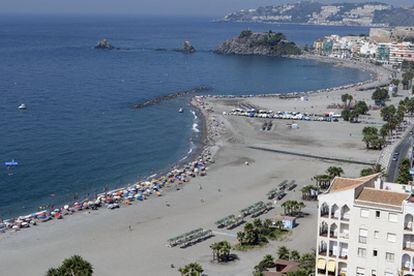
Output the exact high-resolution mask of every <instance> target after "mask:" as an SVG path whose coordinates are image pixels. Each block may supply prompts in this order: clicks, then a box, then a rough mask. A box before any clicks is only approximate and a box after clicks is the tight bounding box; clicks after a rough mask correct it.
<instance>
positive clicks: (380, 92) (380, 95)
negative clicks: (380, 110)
mask: <svg viewBox="0 0 414 276" xmlns="http://www.w3.org/2000/svg"><path fill="white" fill-rule="evenodd" d="M389 97H390V96H389V95H388V91H387V89H384V88H377V89H376V90H375V91H374V93H372V97H371V99H372V100H374V101H375V104H377V105H383V104H384V102H385V101H386V100H387V99H389Z"/></svg>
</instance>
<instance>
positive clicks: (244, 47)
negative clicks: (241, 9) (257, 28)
mask: <svg viewBox="0 0 414 276" xmlns="http://www.w3.org/2000/svg"><path fill="white" fill-rule="evenodd" d="M215 53H217V54H225V55H260V56H290V55H299V54H301V50H300V48H299V47H298V46H296V44H295V43H294V42H291V41H288V40H286V37H285V35H284V34H282V33H274V32H272V31H269V32H266V33H254V32H252V31H250V30H244V31H242V32H241V33H240V35H239V36H237V37H234V38H232V39H229V40H226V41H224V42H223V43H222V44H221V45H219V46H218V47H217V49H216V50H215Z"/></svg>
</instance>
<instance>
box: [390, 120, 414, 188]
mask: <svg viewBox="0 0 414 276" xmlns="http://www.w3.org/2000/svg"><path fill="white" fill-rule="evenodd" d="M413 130H414V127H413V128H411V130H410V131H413ZM412 144H413V135H412V134H408V135H406V136H405V137H404V138H403V140H402V141H401V143H400V144H399V145H398V146H397V147H396V148H395V150H394V152H393V153H392V155H391V160H390V165H389V167H388V173H387V181H389V182H394V181H395V180H396V179H397V177H398V172H399V167H400V164H401V161H402V160H403V159H404V158H405V157H407V154H408V150H409V149H410V147H411V146H412ZM394 156H395V157H397V158H396V159H397V160H393V158H394Z"/></svg>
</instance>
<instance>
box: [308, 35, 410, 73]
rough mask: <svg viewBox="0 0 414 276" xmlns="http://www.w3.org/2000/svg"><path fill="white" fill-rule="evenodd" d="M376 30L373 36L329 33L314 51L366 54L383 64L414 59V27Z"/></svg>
mask: <svg viewBox="0 0 414 276" xmlns="http://www.w3.org/2000/svg"><path fill="white" fill-rule="evenodd" d="M374 30H375V31H373V29H371V31H370V36H342V37H341V36H338V35H330V36H326V37H324V38H322V39H319V40H317V41H315V43H314V45H313V47H314V51H315V52H316V53H317V54H320V55H326V56H331V57H336V58H342V59H347V58H366V59H369V60H371V61H373V62H377V63H381V64H391V65H399V64H401V63H402V62H404V61H406V62H414V43H413V42H414V28H412V27H404V28H395V29H393V31H392V32H391V31H389V30H390V29H377V28H376V29H374ZM397 37H398V38H397ZM411 38H413V39H412V41H411Z"/></svg>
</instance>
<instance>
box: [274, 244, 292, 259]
mask: <svg viewBox="0 0 414 276" xmlns="http://www.w3.org/2000/svg"><path fill="white" fill-rule="evenodd" d="M277 256H278V258H279V259H282V260H289V256H290V251H289V249H288V248H287V247H286V246H279V248H278V249H277Z"/></svg>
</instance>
